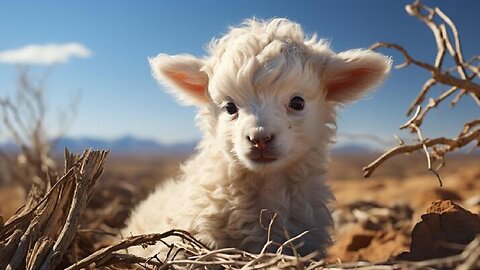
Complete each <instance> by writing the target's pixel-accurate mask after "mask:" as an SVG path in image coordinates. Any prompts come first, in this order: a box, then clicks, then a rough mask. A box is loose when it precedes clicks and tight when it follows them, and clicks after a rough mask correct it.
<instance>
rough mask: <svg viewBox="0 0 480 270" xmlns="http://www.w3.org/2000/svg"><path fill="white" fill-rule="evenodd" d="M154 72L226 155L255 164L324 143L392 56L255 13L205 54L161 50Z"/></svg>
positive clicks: (275, 162)
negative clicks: (338, 47) (341, 46)
mask: <svg viewBox="0 0 480 270" xmlns="http://www.w3.org/2000/svg"><path fill="white" fill-rule="evenodd" d="M150 64H151V67H152V70H153V74H154V76H155V77H156V78H157V79H158V80H159V81H160V82H162V83H165V84H166V85H167V86H169V87H170V88H171V90H172V91H173V92H174V93H175V94H176V95H177V97H179V99H180V100H181V101H183V102H184V103H186V104H193V105H196V106H198V107H200V108H201V110H200V113H201V114H202V116H201V118H203V119H201V121H203V124H201V126H202V127H203V129H204V130H205V132H206V136H207V137H209V139H210V140H212V141H213V140H214V141H215V144H216V145H217V146H221V148H222V149H223V150H224V151H223V152H224V154H225V155H226V157H228V158H229V159H231V160H232V161H233V162H236V163H238V164H241V165H242V166H244V167H245V168H247V169H249V170H253V171H261V172H265V171H272V170H275V171H276V170H278V169H281V168H283V167H286V166H289V165H291V164H294V163H295V162H296V161H298V160H299V159H301V158H303V157H308V156H309V155H308V153H309V152H312V151H317V152H318V151H319V149H320V150H321V151H323V150H325V147H326V145H327V144H328V143H329V141H330V137H331V135H332V132H331V131H332V125H334V123H335V120H334V115H335V107H336V106H338V105H341V104H345V103H348V102H352V101H354V100H356V99H358V98H359V97H361V96H362V95H364V94H365V93H366V92H367V91H368V90H370V89H372V88H373V87H374V86H376V85H378V84H379V83H380V82H381V81H382V80H383V79H384V78H385V76H386V75H387V73H388V72H389V70H390V59H389V58H387V57H385V56H383V55H381V54H378V53H375V52H372V51H369V50H351V51H346V52H342V53H338V54H335V53H334V52H332V51H331V50H330V49H329V48H328V44H326V43H325V42H324V41H321V40H320V41H317V39H316V37H315V36H314V37H311V38H305V37H304V34H303V32H302V29H301V27H300V26H299V25H298V24H296V23H292V22H290V21H288V20H286V19H273V20H270V21H257V20H248V21H246V22H245V23H244V24H243V25H242V26H241V27H238V28H231V29H230V31H229V32H228V33H227V34H226V35H225V36H224V37H222V38H221V39H218V40H214V41H212V42H211V44H210V46H209V55H208V56H207V57H206V58H202V59H199V58H196V57H193V56H190V55H176V56H169V55H164V54H161V55H158V56H157V57H155V58H153V59H150Z"/></svg>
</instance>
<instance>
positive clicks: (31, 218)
mask: <svg viewBox="0 0 480 270" xmlns="http://www.w3.org/2000/svg"><path fill="white" fill-rule="evenodd" d="M107 154H108V152H107V151H91V150H87V151H85V152H84V154H83V155H82V156H76V155H72V154H70V153H69V152H68V151H66V152H65V158H66V164H67V166H68V167H66V173H65V174H64V176H63V177H61V178H57V179H54V185H53V186H51V187H50V188H49V189H48V190H47V191H45V192H44V193H43V194H41V195H42V196H41V199H39V200H38V201H37V202H36V203H35V205H33V206H32V207H31V208H27V207H25V210H24V211H22V212H19V213H18V214H17V215H15V216H13V217H12V218H11V219H10V220H8V221H7V222H6V223H5V224H4V226H2V227H1V228H0V254H1V255H0V268H1V269H22V268H27V269H42V268H43V269H53V268H55V267H56V266H57V265H58V264H59V263H60V261H61V259H62V258H63V255H64V254H65V253H66V252H67V251H68V248H69V247H70V245H71V243H72V240H73V237H74V236H75V235H76V234H77V227H78V224H79V219H80V217H81V215H82V213H83V211H84V210H85V207H86V205H87V203H88V201H89V199H90V198H91V195H92V193H93V187H94V185H95V183H96V182H97V180H98V178H99V177H100V176H101V174H102V172H103V166H104V164H105V160H106V157H107ZM36 188H37V187H36V186H35V185H34V186H32V189H36ZM31 193H32V192H31Z"/></svg>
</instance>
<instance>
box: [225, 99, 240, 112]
mask: <svg viewBox="0 0 480 270" xmlns="http://www.w3.org/2000/svg"><path fill="white" fill-rule="evenodd" d="M225 110H226V111H227V113H228V114H230V115H234V114H236V113H237V111H238V108H237V106H236V105H235V103H233V102H228V103H227V105H225Z"/></svg>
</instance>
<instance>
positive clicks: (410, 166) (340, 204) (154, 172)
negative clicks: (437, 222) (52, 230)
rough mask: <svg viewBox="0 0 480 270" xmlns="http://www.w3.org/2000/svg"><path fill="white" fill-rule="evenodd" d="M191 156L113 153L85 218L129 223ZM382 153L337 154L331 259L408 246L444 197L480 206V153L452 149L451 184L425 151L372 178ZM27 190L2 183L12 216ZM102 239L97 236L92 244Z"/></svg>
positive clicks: (378, 256)
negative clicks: (134, 210) (431, 167)
mask: <svg viewBox="0 0 480 270" xmlns="http://www.w3.org/2000/svg"><path fill="white" fill-rule="evenodd" d="M186 158H187V157H183V156H178V157H161V156H146V155H137V156H118V155H112V156H111V157H110V158H109V160H108V161H107V165H106V169H105V173H104V175H103V178H102V179H101V181H100V183H99V184H98V187H97V190H96V194H95V196H94V197H93V199H92V201H91V203H90V208H89V210H88V211H87V213H86V217H85V224H84V225H83V226H85V227H89V228H92V227H95V228H97V229H98V228H100V229H103V230H110V231H115V230H116V229H118V228H120V227H122V226H123V224H124V221H125V219H126V217H127V216H128V213H129V209H130V208H131V207H132V206H133V205H135V204H136V203H138V202H139V201H140V200H141V199H143V198H145V197H146V196H147V195H148V193H149V192H150V191H151V190H153V188H154V186H155V185H156V184H158V183H160V182H161V181H162V179H165V178H167V177H169V176H171V175H174V174H176V173H177V172H178V166H179V164H180V163H181V162H182V161H183V160H185V159H186ZM374 158H375V155H374V154H370V155H342V156H334V157H333V158H332V163H331V166H330V170H329V176H328V183H329V185H330V186H331V188H332V190H333V192H334V194H335V196H336V198H337V202H336V203H335V205H333V206H332V207H334V208H335V209H336V210H335V212H334V217H335V220H336V222H337V226H336V228H335V230H334V232H333V234H334V238H335V241H336V243H335V245H334V246H333V247H332V249H331V250H330V255H329V260H331V261H357V260H370V261H383V260H387V259H391V258H394V257H395V256H397V255H399V254H400V253H402V252H403V251H407V250H408V249H409V246H410V232H411V230H412V228H413V226H414V224H415V223H416V222H418V221H420V219H421V215H422V214H423V213H425V210H426V209H427V207H428V206H429V205H430V203H431V202H432V201H434V200H436V199H450V200H452V201H454V202H456V203H458V204H459V205H461V206H463V207H464V208H465V209H467V210H470V211H471V212H473V213H478V212H479V211H480V199H479V196H480V157H479V156H451V157H448V160H447V166H446V167H445V168H444V169H442V170H441V171H440V175H441V178H442V181H443V187H440V186H439V182H438V181H437V179H436V177H435V176H434V175H433V174H431V173H430V172H428V171H427V169H426V164H425V160H424V157H423V156H422V155H410V156H405V157H398V158H395V159H393V160H391V161H389V162H387V163H386V164H385V165H384V166H382V167H381V168H380V169H379V170H378V171H377V172H376V173H375V174H374V175H373V177H371V178H368V179H365V178H363V176H362V172H361V168H362V166H365V165H366V164H367V163H368V162H370V161H371V160H373V159H374ZM25 196H26V192H25V191H24V190H23V189H21V188H19V187H15V186H14V185H11V184H10V185H3V186H0V214H1V215H2V216H3V219H4V220H7V219H8V217H9V216H11V215H12V214H13V213H14V212H15V211H16V209H18V208H19V207H20V206H21V205H22V203H23V200H24V198H25ZM99 246H101V244H98V243H96V244H95V245H92V246H91V247H90V249H91V250H92V251H93V250H94V249H96V248H98V247H99Z"/></svg>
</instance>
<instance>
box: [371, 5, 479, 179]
mask: <svg viewBox="0 0 480 270" xmlns="http://www.w3.org/2000/svg"><path fill="white" fill-rule="evenodd" d="M405 9H406V11H407V13H408V14H409V15H411V16H414V17H417V18H419V19H420V20H421V21H422V22H423V23H425V24H426V25H427V26H428V27H429V28H430V30H431V31H432V33H433V35H434V37H435V42H436V45H437V55H436V58H435V63H434V64H433V65H432V64H429V63H426V62H423V61H419V60H417V59H415V58H414V57H412V56H411V55H410V53H408V51H407V50H406V49H405V48H404V47H402V46H400V45H398V44H393V43H387V42H377V43H375V44H374V45H372V46H371V49H378V48H382V47H383V48H391V49H395V50H397V51H399V52H400V53H402V55H403V57H404V58H405V62H404V63H403V64H400V65H397V66H396V68H404V67H407V66H409V65H412V64H413V65H416V66H418V67H420V68H422V69H425V70H427V71H428V72H430V74H431V78H429V79H428V80H427V81H426V82H425V84H424V85H423V87H422V89H421V90H420V92H419V94H418V96H417V97H416V98H415V100H414V101H413V102H412V104H411V105H410V107H409V108H408V110H407V115H408V116H409V115H411V114H412V113H413V112H414V110H415V108H420V107H421V106H422V104H423V103H424V101H425V99H426V97H427V95H428V94H429V93H430V90H431V89H432V88H433V87H434V86H436V85H438V84H441V85H447V86H449V88H448V89H447V90H445V91H444V92H443V93H441V94H440V95H439V96H438V97H437V98H436V99H433V98H430V99H428V103H427V105H426V106H424V109H423V110H420V109H418V110H417V112H416V113H415V115H414V116H413V117H412V119H411V120H410V121H409V122H407V124H405V125H403V126H402V127H401V128H400V129H409V130H410V131H411V132H412V133H415V134H417V137H418V138H419V141H420V142H419V143H417V144H403V143H401V144H400V145H398V146H396V147H394V148H392V149H390V150H388V151H387V152H385V153H384V154H383V155H381V156H380V157H379V158H377V159H376V160H374V161H373V162H371V163H370V164H369V165H368V166H366V167H364V168H363V171H364V176H365V177H368V176H370V175H371V174H372V173H373V171H374V170H375V169H376V168H378V167H379V166H380V165H381V164H382V163H383V162H384V161H386V160H388V159H389V158H391V157H393V156H396V155H398V154H405V153H411V152H414V151H417V150H420V149H423V150H424V153H425V155H426V157H427V163H428V169H429V170H430V171H432V172H433V173H434V174H435V175H436V176H437V178H438V179H439V180H440V177H439V175H438V173H437V172H436V169H434V168H432V161H436V160H439V161H440V162H441V163H440V165H439V166H442V165H443V160H444V156H445V154H446V153H448V152H452V151H455V150H457V149H459V148H462V147H464V146H466V145H468V144H470V143H474V142H476V147H478V146H480V128H479V122H480V119H475V120H472V121H470V122H467V123H465V125H464V128H463V131H462V132H460V134H459V135H458V136H457V137H455V138H445V137H439V138H433V139H428V138H426V139H424V138H423V135H422V132H421V126H422V123H423V122H424V120H425V118H426V116H427V115H428V113H429V112H430V110H431V109H433V108H435V107H437V106H438V105H439V104H441V103H443V102H444V101H445V100H446V99H447V98H449V97H451V96H452V95H453V94H456V95H455V97H454V99H453V101H452V102H451V105H452V106H455V105H456V104H457V103H458V101H459V100H460V98H461V97H462V96H464V95H465V94H467V93H468V94H469V95H470V97H471V98H472V99H473V100H474V101H475V102H476V103H477V105H479V106H480V85H479V84H477V83H476V82H474V79H475V78H480V76H479V75H480V72H479V68H478V66H475V65H474V63H475V62H476V61H479V59H480V57H479V56H475V57H472V58H471V59H470V60H468V61H465V60H464V57H463V52H462V47H461V42H460V35H459V33H458V29H457V27H456V26H455V24H454V23H453V21H452V20H451V19H450V18H449V17H448V16H447V15H446V14H445V13H443V11H441V10H440V9H439V8H430V7H428V6H425V5H422V4H421V3H420V1H418V0H417V1H415V2H414V3H413V4H410V5H407V6H406V7H405ZM449 32H451V33H452V36H453V42H452V41H451V38H450V36H449ZM447 55H450V57H451V58H452V59H453V62H454V63H455V66H454V67H453V68H449V69H445V68H444V67H443V63H444V62H445V57H446V56H447ZM455 73H456V74H455ZM440 185H441V181H440Z"/></svg>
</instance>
